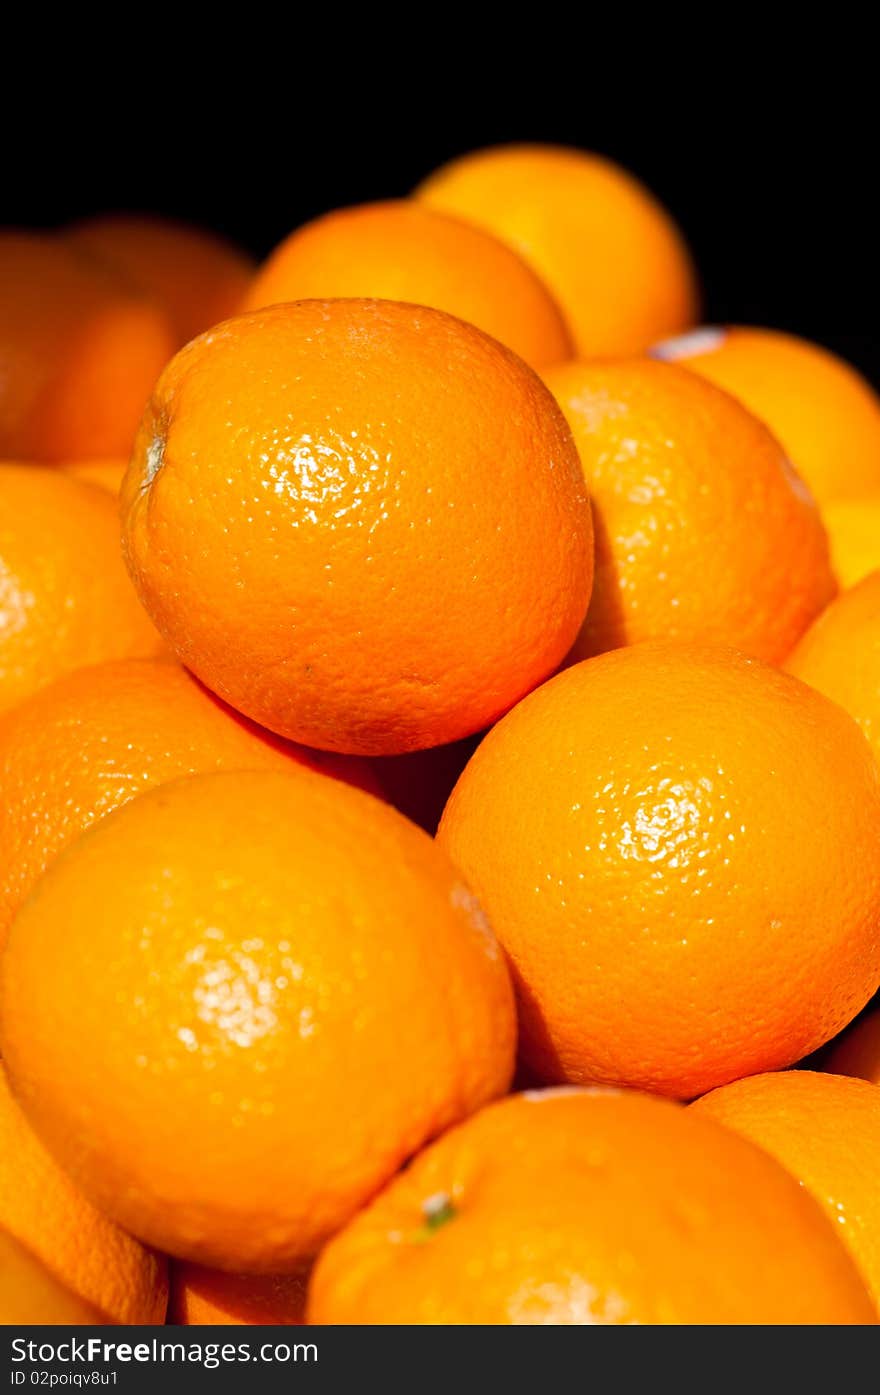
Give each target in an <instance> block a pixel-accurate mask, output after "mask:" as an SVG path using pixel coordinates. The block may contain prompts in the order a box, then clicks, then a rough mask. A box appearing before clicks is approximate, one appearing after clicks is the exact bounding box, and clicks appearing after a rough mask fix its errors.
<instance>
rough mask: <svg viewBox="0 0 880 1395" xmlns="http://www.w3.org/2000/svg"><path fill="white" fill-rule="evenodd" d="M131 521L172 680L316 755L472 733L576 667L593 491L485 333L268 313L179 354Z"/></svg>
mask: <svg viewBox="0 0 880 1395" xmlns="http://www.w3.org/2000/svg"><path fill="white" fill-rule="evenodd" d="M291 422H292V423H294V427H293V428H292V430H291V428H290V427H289V425H288V424H289V423H291ZM255 500H256V501H258V503H259V506H258V507H257V506H255V504H254V501H255ZM121 511H122V519H123V546H124V551H125V556H126V560H127V562H128V567H129V571H130V573H131V575H132V577H133V579H134V582H135V585H136V587H137V589H138V593H139V595H140V596H141V599H142V600H143V603H144V605H145V606H146V608H147V610H148V611H149V613H150V615H151V616H152V617H153V619H154V620H155V622H156V624H157V626H158V627H159V629H160V631H161V632H162V634H163V635H164V636H165V638H166V639H167V641H168V643H169V645H170V646H171V648H172V649H173V650H174V652H175V653H176V654H177V656H178V657H179V658H180V660H181V662H183V663H185V664H186V666H187V667H188V668H190V669H191V670H192V671H193V672H194V673H196V674H198V676H199V677H200V678H201V680H202V681H203V682H204V683H206V684H207V685H208V686H209V687H210V688H211V689H212V690H213V691H214V692H216V693H218V694H219V696H221V697H222V698H223V699H224V700H225V701H227V702H229V703H231V705H232V706H234V707H236V708H238V710H239V711H241V712H244V713H246V714H247V715H248V716H249V717H251V718H253V720H255V721H258V722H260V724H261V725H263V726H266V727H268V728H270V729H271V730H272V731H276V732H278V733H279V734H280V735H283V736H286V737H289V738H290V739H291V740H295V741H299V742H301V743H302V744H304V745H307V746H314V747H317V748H319V749H322V750H332V751H337V752H343V753H350V754H355V755H367V756H378V755H401V754H404V753H405V752H407V751H412V750H420V749H424V748H427V747H431V746H440V745H444V744H447V743H449V742H452V741H455V740H458V739H460V738H462V737H465V736H468V735H470V734H471V733H472V732H475V731H480V730H482V729H483V728H484V727H486V726H487V725H488V724H489V723H491V722H492V721H494V720H495V719H496V718H497V717H498V716H499V715H500V714H501V713H502V712H504V711H506V710H507V709H508V708H509V707H511V706H512V705H513V704H514V703H515V702H517V701H518V700H519V698H521V697H522V696H523V695H524V694H525V693H526V692H528V691H529V690H530V689H531V688H533V687H534V686H535V685H536V684H538V683H540V682H542V681H543V680H544V679H545V678H546V677H547V676H548V675H549V674H550V673H552V672H553V671H554V669H555V668H556V667H557V666H558V665H559V663H560V662H561V661H562V660H563V659H564V657H565V655H566V653H567V652H568V650H569V649H570V647H571V644H572V642H573V640H574V638H575V636H576V634H577V631H578V628H579V626H580V624H581V622H582V620H583V617H584V613H585V611H586V607H587V602H588V600H589V595H590V589H591V585H592V567H593V548H592V523H591V515H590V505H589V499H588V497H587V490H586V486H585V484H584V478H583V473H582V470H581V467H580V463H579V461H578V457H577V451H576V449H575V445H574V441H573V439H572V436H571V432H570V429H569V427H568V426H567V424H566V422H565V419H564V417H563V415H562V413H561V412H560V410H559V408H558V407H557V405H556V403H555V402H554V400H553V398H552V396H551V394H550V393H549V391H548V390H547V388H546V387H545V386H544V384H543V383H542V382H541V380H540V379H539V378H538V376H537V375H536V374H535V373H534V372H533V371H532V370H531V369H530V368H529V367H528V366H527V365H526V364H525V363H524V362H523V361H522V360H521V359H519V358H517V357H516V355H515V354H512V353H511V352H510V350H508V349H506V348H504V347H503V346H502V345H501V344H499V343H498V342H497V341H495V340H494V339H490V338H489V336H488V335H485V334H483V333H481V331H479V330H478V329H476V328H474V326H472V325H468V324H465V323H464V322H463V321H461V320H457V319H455V318H454V317H452V316H451V315H446V314H444V313H443V312H442V311H439V310H432V309H429V308H425V307H421V306H413V305H404V304H400V303H397V302H391V301H378V300H328V301H297V302H295V303H293V304H282V305H275V306H271V307H268V308H266V309H264V310H255V311H252V312H250V313H249V314H246V315H241V316H239V317H237V318H236V319H233V320H229V321H227V322H226V324H224V325H222V326H220V327H218V328H217V329H216V330H214V331H212V332H210V333H209V334H206V335H203V336H201V337H200V338H199V339H196V340H194V341H193V342H192V343H191V344H188V345H187V347H186V348H185V349H183V350H181V352H180V353H179V354H178V355H177V356H176V357H175V359H174V360H173V361H172V362H171V363H170V364H169V365H168V368H167V369H166V371H165V373H163V375H162V377H161V379H160V381H159V383H158V384H157V386H156V390H155V392H154V394H153V397H152V399H151V404H150V407H149V409H148V411H147V412H146V414H145V416H144V420H143V423H142V426H141V431H140V433H139V437H138V444H137V446H136V448H135V453H134V456H133V458H132V464H131V466H130V469H129V472H128V474H127V475H126V479H125V481H124V483H123V490H122V499H121ZM294 542H295V545H293V543H294Z"/></svg>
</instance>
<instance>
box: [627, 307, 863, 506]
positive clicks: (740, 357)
mask: <svg viewBox="0 0 880 1395" xmlns="http://www.w3.org/2000/svg"><path fill="white" fill-rule="evenodd" d="M652 353H653V354H655V355H657V357H659V358H664V359H666V360H674V361H675V362H678V363H681V364H684V365H685V366H686V367H687V368H691V369H693V371H694V372H695V373H700V374H702V375H703V376H704V377H706V378H708V379H709V380H710V381H711V382H713V383H717V384H718V386H719V387H722V388H725V389H726V390H727V391H728V392H730V393H732V394H733V396H734V397H738V398H739V399H740V401H742V402H743V403H744V404H745V405H746V407H748V409H749V411H751V412H754V414H755V416H756V417H760V419H761V420H762V421H764V422H766V423H767V425H768V426H769V428H770V430H771V431H772V432H773V434H774V436H776V438H777V439H778V440H779V441H780V442H781V443H782V445H783V446H784V448H785V450H786V451H787V452H788V455H789V456H790V458H791V460H792V461H793V463H794V465H795V467H796V468H797V470H798V472H799V474H801V475H802V476H803V478H804V479H805V480H806V482H807V484H808V485H809V487H810V489H811V490H812V492H813V493H814V494H815V496H816V498H817V499H818V500H819V503H820V504H825V503H827V502H829V501H830V500H832V499H848V498H852V497H853V496H854V495H860V494H869V493H871V492H872V491H876V490H878V489H880V398H878V396H877V394H876V393H875V392H874V390H873V388H872V387H871V385H870V384H869V383H868V382H867V381H866V379H865V378H863V377H862V375H861V373H858V372H857V371H856V369H855V368H853V367H852V365H851V364H849V363H846V362H845V361H844V360H843V359H841V358H838V357H837V356H836V355H835V354H832V353H829V352H828V350H827V349H823V348H821V347H820V346H819V345H818V344H811V343H810V342H809V341H808V340H806V339H798V338H797V337H796V336H795V335H793V334H782V333H780V331H779V330H775V329H752V328H747V327H744V326H739V325H735V326H731V327H729V328H726V329H715V328H709V329H698V330H696V331H695V332H694V333H693V334H686V335H684V336H682V337H681V338H680V339H677V340H676V339H673V340H671V341H669V342H668V343H665V344H658V345H656V346H655V347H654V349H653V350H652Z"/></svg>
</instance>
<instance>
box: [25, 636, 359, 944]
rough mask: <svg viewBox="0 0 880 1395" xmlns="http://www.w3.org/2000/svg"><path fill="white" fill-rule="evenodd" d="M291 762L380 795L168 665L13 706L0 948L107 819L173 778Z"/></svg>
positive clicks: (53, 687)
mask: <svg viewBox="0 0 880 1395" xmlns="http://www.w3.org/2000/svg"><path fill="white" fill-rule="evenodd" d="M291 763H297V764H302V765H306V766H308V767H310V768H312V769H314V770H320V771H321V772H322V773H324V774H327V775H333V776H335V777H336V778H338V779H342V780H346V781H347V782H348V783H350V784H353V785H358V786H360V787H361V788H362V789H366V790H368V791H369V792H370V793H371V794H377V795H380V796H381V788H380V785H379V782H378V780H377V779H376V778H375V776H374V774H373V772H372V771H371V769H370V767H369V765H368V764H367V762H366V761H363V760H359V759H358V758H357V757H356V756H333V755H323V754H320V753H319V752H316V751H307V750H306V749H305V748H304V747H302V746H294V745H292V744H291V743H290V742H286V741H283V740H281V739H280V738H279V737H274V736H272V735H271V734H270V733H269V732H266V731H263V730H261V728H260V727H257V726H254V725H253V724H252V723H251V722H249V721H247V719H246V718H244V717H240V716H239V714H238V713H237V712H233V711H232V710H231V709H230V708H227V707H226V706H225V705H224V704H223V703H222V702H220V700H219V699H218V698H215V697H214V696H213V694H212V693H209V692H208V691H207V689H206V688H203V687H202V685H201V684H200V683H199V682H198V681H197V680H196V679H195V678H193V677H192V675H191V674H189V673H187V671H186V670H185V669H183V668H180V667H179V666H178V665H177V664H173V663H168V662H164V661H160V660H157V659H155V660H150V659H120V660H117V661H115V662H112V663H105V664H96V665H94V666H92V667H90V668H82V669H77V670H76V672H74V673H71V674H67V675H66V676H65V677H64V678H60V679H58V680H57V681H56V682H55V683H52V684H50V686H49V687H47V688H44V689H42V691H40V692H39V693H35V694H34V695H33V696H32V697H31V698H29V699H28V701H27V702H23V703H19V705H18V706H17V707H15V708H14V709H13V710H12V711H11V712H8V713H5V714H4V715H3V716H2V717H0V790H2V791H3V798H2V800H0V947H2V945H3V944H4V943H5V940H6V935H7V932H8V929H9V926H10V924H11V922H12V919H13V917H14V915H15V913H16V911H17V910H18V907H19V906H20V905H21V903H22V901H23V900H24V899H25V897H26V896H27V894H28V892H29V891H30V889H31V887H32V886H33V885H34V883H35V882H36V881H37V880H38V879H39V877H40V876H42V874H43V872H44V871H45V870H46V868H47V867H48V866H49V864H50V863H51V861H52V860H53V859H54V858H55V857H57V855H58V853H59V852H61V851H62V849H63V848H66V847H67V846H68V844H69V843H72V842H73V841H74V840H75V839H76V838H77V837H78V836H79V834H81V833H82V832H84V831H85V829H87V828H90V827H91V826H92V824H93V823H96V822H97V821H98V820H99V819H101V818H103V817H104V816H105V814H109V813H111V812H112V810H114V809H117V808H119V806H120V805H121V804H125V803H127V802H128V800H130V799H133V798H134V797H135V796H137V795H139V794H143V793H144V791H145V790H148V789H152V788H153V787H154V786H156V785H161V784H166V783H167V782H168V781H169V780H176V779H179V778H180V776H182V775H194V774H197V773H201V772H208V771H212V770H286V769H287V767H288V766H289V765H290V764H291Z"/></svg>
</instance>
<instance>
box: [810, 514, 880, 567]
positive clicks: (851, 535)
mask: <svg viewBox="0 0 880 1395" xmlns="http://www.w3.org/2000/svg"><path fill="white" fill-rule="evenodd" d="M822 522H823V523H824V524H825V528H826V530H827V533H828V541H829V543H830V545H831V565H832V567H833V568H834V575H835V576H836V577H837V580H838V582H839V584H840V586H841V587H849V586H855V584H856V582H857V581H861V580H862V577H865V576H867V575H868V573H869V572H873V571H876V570H877V569H878V568H880V495H877V496H874V495H871V496H870V497H868V498H861V499H834V500H831V501H830V502H829V503H827V504H823V505H822Z"/></svg>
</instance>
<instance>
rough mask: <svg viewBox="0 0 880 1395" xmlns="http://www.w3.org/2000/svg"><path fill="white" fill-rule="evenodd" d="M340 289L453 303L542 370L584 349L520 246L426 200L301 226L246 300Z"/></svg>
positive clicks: (454, 311)
mask: <svg viewBox="0 0 880 1395" xmlns="http://www.w3.org/2000/svg"><path fill="white" fill-rule="evenodd" d="M340 296H341V297H351V296H370V297H373V298H375V299H379V300H398V301H407V302H409V303H411V304H415V305H431V306H433V307H434V309H435V310H446V311H447V312H448V313H449V314H450V315H457V316H458V318H459V319H460V320H467V321H468V323H470V324H474V325H476V326H477V328H478V329H481V330H483V331H484V332H485V333H486V334H491V335H492V337H493V338H494V339H498V340H500V341H501V343H502V344H506V345H507V347H508V348H509V349H513V350H514V352H515V353H517V354H519V356H520V358H524V359H525V361H526V363H530V364H531V365H532V367H533V368H543V367H546V366H547V365H549V364H551V363H560V362H562V360H563V359H567V358H571V356H572V354H573V352H574V345H573V344H572V341H571V338H570V337H569V334H568V330H567V329H566V326H565V320H564V319H563V317H562V312H561V310H560V309H559V307H558V305H557V304H556V302H555V300H554V299H553V297H552V295H551V294H550V291H549V290H548V289H547V287H546V286H545V285H544V284H543V283H542V282H541V281H540V280H539V278H538V276H537V275H536V273H535V272H534V271H532V269H531V268H530V267H529V266H528V265H527V264H526V263H525V262H524V261H523V260H522V259H521V258H520V257H519V256H517V254H516V252H514V251H513V250H512V248H510V247H508V246H506V244H505V243H503V242H499V241H498V239H497V238H495V237H492V235H491V234H490V233H487V232H483V231H482V230H481V229H479V228H475V227H472V226H471V225H470V224H469V223H463V222H461V221H460V220H459V219H458V218H449V217H447V216H446V215H445V214H443V213H437V212H434V211H433V210H432V209H430V208H423V207H421V206H420V205H419V204H417V203H410V202H406V201H404V200H400V201H399V202H391V203H368V204H361V205H359V206H358V207H356V208H343V209H339V210H337V211H336V212H334V213H327V214H325V215H324V216H323V217H322V218H316V219H315V220H314V222H311V223H306V225H305V227H302V228H297V230H296V231H295V232H292V233H291V234H290V236H289V237H288V238H287V239H286V240H285V241H284V242H282V243H281V245H280V247H278V248H276V250H275V251H274V252H273V253H272V256H271V257H270V258H269V260H268V262H267V263H266V264H265V266H264V267H262V269H261V270H260V272H259V274H258V275H257V277H256V279H255V280H254V283H253V285H252V286H251V288H250V290H249V292H248V295H247V297H246V299H245V302H244V306H243V307H242V308H243V309H246V310H256V309H258V308H259V307H260V306H263V305H275V304H277V303H278V302H279V301H285V300H324V299H329V298H331V297H334V298H335V297H340Z"/></svg>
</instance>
